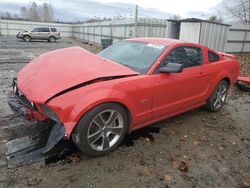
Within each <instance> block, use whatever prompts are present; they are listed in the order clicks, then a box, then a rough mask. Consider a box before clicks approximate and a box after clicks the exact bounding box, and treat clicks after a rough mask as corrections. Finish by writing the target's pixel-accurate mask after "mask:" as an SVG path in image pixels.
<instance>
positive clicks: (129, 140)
mask: <svg viewBox="0 0 250 188" xmlns="http://www.w3.org/2000/svg"><path fill="white" fill-rule="evenodd" d="M159 132H160V128H159V127H145V128H143V129H139V130H136V131H134V132H132V133H130V134H128V135H126V136H125V138H124V140H123V142H122V144H121V146H123V145H125V146H127V147H130V146H133V145H134V144H135V142H134V141H136V140H139V139H141V138H145V139H149V141H150V142H153V141H154V140H155V138H154V136H153V134H152V133H157V134H158V133H159Z"/></svg>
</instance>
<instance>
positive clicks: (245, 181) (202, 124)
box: [0, 39, 250, 187]
mask: <svg viewBox="0 0 250 188" xmlns="http://www.w3.org/2000/svg"><path fill="white" fill-rule="evenodd" d="M13 43H14V44H13ZM1 45H6V46H4V49H9V50H10V51H12V50H15V49H16V48H19V49H21V47H22V46H23V45H31V47H30V48H28V47H26V46H25V48H27V49H26V50H27V52H29V53H32V54H33V55H34V56H37V55H39V54H40V53H43V52H45V51H47V50H52V49H57V48H62V47H68V46H75V45H81V46H82V47H84V48H86V49H88V50H91V51H93V52H96V51H98V50H99V48H97V47H95V46H90V45H86V44H83V43H80V42H77V41H74V40H72V39H67V40H66V41H61V42H60V43H58V46H57V43H55V44H52V45H53V47H52V46H50V45H51V44H50V43H45V42H42V43H34V44H33V43H32V44H26V43H25V44H24V43H23V42H16V41H15V40H14V39H12V42H11V41H10V42H9V44H1V43H0V47H1ZM37 45H39V46H40V47H39V48H38V47H37ZM32 48H34V49H32ZM2 49H3V48H0V57H1V52H2ZM26 50H25V51H24V53H26ZM4 53H5V54H6V51H4ZM247 58H248V55H247ZM13 59H14V58H13ZM15 59H16V63H14V62H12V63H1V64H0V106H1V107H0V166H1V167H0V174H1V176H0V187H27V186H30V187H244V186H245V187H246V186H247V185H249V183H250V162H249V161H250V150H249V148H250V126H249V121H250V116H249V110H250V95H249V93H243V92H240V91H239V90H238V89H237V88H235V87H234V88H232V89H231V91H230V94H229V97H228V102H227V104H226V105H225V107H224V108H223V109H222V110H221V111H220V112H218V113H210V112H207V111H206V110H204V109H203V108H200V109H196V110H193V111H191V112H188V113H185V114H183V115H180V116H177V117H175V118H171V119H169V120H167V121H162V122H159V123H156V124H154V125H152V126H150V127H147V128H145V129H142V130H138V131H136V132H133V133H132V134H131V135H128V136H127V137H126V139H125V141H124V142H123V144H122V145H121V146H120V147H119V148H118V149H117V150H116V151H115V152H113V153H111V154H109V155H106V156H103V157H99V158H89V157H86V156H84V155H81V154H80V153H79V152H77V151H71V152H69V154H68V155H66V156H64V157H62V158H60V159H55V160H54V161H47V163H45V162H39V163H36V164H32V165H28V166H23V167H20V168H17V169H7V168H6V166H5V163H4V160H2V159H3V158H4V156H3V150H4V149H5V148H3V145H4V143H5V142H6V138H12V137H16V136H21V134H25V133H21V132H20V131H19V130H22V128H24V127H25V126H27V124H28V122H24V121H23V120H22V119H21V118H18V117H16V116H15V115H13V113H12V112H11V111H10V109H9V107H8V106H7V99H6V95H7V93H8V92H9V91H10V89H11V88H10V84H11V79H12V77H13V76H15V75H16V73H17V72H18V70H20V69H21V68H22V67H23V66H24V65H25V63H19V62H18V61H17V59H18V56H17V57H16V58H15ZM241 59H243V60H241ZM244 59H245V58H244V57H240V58H239V60H240V61H241V64H242V67H241V69H242V72H244V74H248V75H249V74H250V71H249V65H248V64H247V63H244V62H243V61H245V62H248V60H244ZM29 131H33V129H30V130H29Z"/></svg>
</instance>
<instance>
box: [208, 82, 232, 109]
mask: <svg viewBox="0 0 250 188" xmlns="http://www.w3.org/2000/svg"><path fill="white" fill-rule="evenodd" d="M228 88H229V85H228V83H227V82H226V81H225V80H222V81H221V82H220V83H219V84H218V85H217V86H216V88H215V89H214V91H213V93H212V95H211V96H210V97H209V99H208V101H207V103H206V105H205V108H206V109H208V110H210V111H212V112H217V111H219V110H220V109H221V108H222V106H223V105H224V104H225V102H226V98H227V93H228Z"/></svg>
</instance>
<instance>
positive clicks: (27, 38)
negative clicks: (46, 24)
mask: <svg viewBox="0 0 250 188" xmlns="http://www.w3.org/2000/svg"><path fill="white" fill-rule="evenodd" d="M23 40H24V41H25V42H30V40H31V37H30V36H29V35H25V36H24V37H23Z"/></svg>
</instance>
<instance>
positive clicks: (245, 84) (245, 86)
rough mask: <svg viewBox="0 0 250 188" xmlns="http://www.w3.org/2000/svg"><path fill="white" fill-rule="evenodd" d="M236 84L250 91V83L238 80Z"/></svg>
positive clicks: (241, 88) (243, 89)
mask: <svg viewBox="0 0 250 188" xmlns="http://www.w3.org/2000/svg"><path fill="white" fill-rule="evenodd" d="M236 85H237V86H238V88H239V89H240V90H242V91H246V92H250V85H249V84H247V83H245V82H242V81H238V82H237V83H236Z"/></svg>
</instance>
